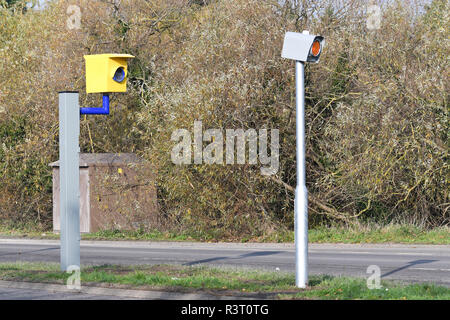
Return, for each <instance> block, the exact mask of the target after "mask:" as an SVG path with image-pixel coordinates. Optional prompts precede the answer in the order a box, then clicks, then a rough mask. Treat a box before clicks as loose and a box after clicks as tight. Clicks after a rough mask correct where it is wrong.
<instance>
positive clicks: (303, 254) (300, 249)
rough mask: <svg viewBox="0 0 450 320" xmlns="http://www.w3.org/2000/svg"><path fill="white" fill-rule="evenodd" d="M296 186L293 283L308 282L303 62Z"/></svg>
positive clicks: (301, 66) (300, 66)
mask: <svg viewBox="0 0 450 320" xmlns="http://www.w3.org/2000/svg"><path fill="white" fill-rule="evenodd" d="M295 91H296V143H297V186H296V188H295V200H294V224H295V231H294V232H295V285H296V286H297V287H298V288H306V285H307V284H308V191H307V190H306V169H305V150H306V148H305V63H304V62H301V61H296V62H295Z"/></svg>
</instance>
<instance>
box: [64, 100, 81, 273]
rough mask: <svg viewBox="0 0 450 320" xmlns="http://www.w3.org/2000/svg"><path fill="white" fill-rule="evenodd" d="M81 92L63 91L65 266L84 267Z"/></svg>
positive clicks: (67, 268) (66, 269)
mask: <svg viewBox="0 0 450 320" xmlns="http://www.w3.org/2000/svg"><path fill="white" fill-rule="evenodd" d="M78 101H79V100H78V92H74V91H64V92H59V179H60V180H59V181H60V184H59V185H60V206H59V212H60V222H61V231H60V239H61V257H60V258H61V270H62V271H69V267H71V268H73V267H74V266H77V267H78V269H79V267H80V171H79V152H80V148H79V142H78V138H79V135H80V107H79V102H78Z"/></svg>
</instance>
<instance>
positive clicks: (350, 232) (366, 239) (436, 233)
mask: <svg viewBox="0 0 450 320" xmlns="http://www.w3.org/2000/svg"><path fill="white" fill-rule="evenodd" d="M2 236H3V237H14V238H34V239H59V235H58V234H54V233H52V232H42V231H40V232H39V231H36V230H33V229H32V228H25V229H24V228H21V229H13V228H10V227H5V226H1V225H0V237H2ZM82 239H83V240H136V241H204V242H215V241H218V240H219V241H232V242H279V243H282V242H293V241H294V233H293V232H291V231H283V232H274V233H271V234H269V235H264V236H260V237H246V236H242V237H241V238H237V239H220V238H219V239H217V238H215V237H214V235H213V234H208V233H201V232H184V233H174V232H161V231H158V230H154V231H150V232H144V231H119V230H106V231H99V232H95V233H89V234H83V235H82ZM309 241H310V242H312V243H409V244H450V227H440V228H435V229H431V230H427V229H424V228H419V227H416V226H413V225H388V226H376V225H373V226H362V227H317V228H314V229H311V230H309Z"/></svg>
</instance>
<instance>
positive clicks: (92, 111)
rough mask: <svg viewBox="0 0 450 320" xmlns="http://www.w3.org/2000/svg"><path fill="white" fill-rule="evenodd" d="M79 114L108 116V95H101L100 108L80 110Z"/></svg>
mask: <svg viewBox="0 0 450 320" xmlns="http://www.w3.org/2000/svg"><path fill="white" fill-rule="evenodd" d="M80 114H109V93H104V94H103V107H102V108H80Z"/></svg>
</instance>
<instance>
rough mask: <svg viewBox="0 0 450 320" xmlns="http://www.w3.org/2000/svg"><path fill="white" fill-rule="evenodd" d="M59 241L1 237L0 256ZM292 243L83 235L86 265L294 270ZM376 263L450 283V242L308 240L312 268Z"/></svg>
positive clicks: (36, 250) (362, 270) (413, 277)
mask: <svg viewBox="0 0 450 320" xmlns="http://www.w3.org/2000/svg"><path fill="white" fill-rule="evenodd" d="M59 250H60V247H59V241H57V240H26V239H0V262H15V261H36V262H37V261H46V262H59ZM294 253H295V247H294V245H293V244H271V243H270V244H252V243H244V244H241V243H195V242H131V241H82V242H81V263H82V265H100V264H123V265H128V264H181V265H186V266H196V265H211V266H220V267H233V268H234V267H238V268H252V269H262V270H272V271H275V270H277V271H280V272H283V271H284V272H294V267H295V258H294ZM371 265H376V266H378V267H379V268H380V271H381V277H382V279H394V280H402V281H406V282H431V283H435V284H439V285H445V286H448V287H450V246H445V245H399V244H379V245H369V244H364V245H356V244H310V245H309V274H311V275H314V274H329V275H344V276H354V277H363V278H367V277H369V276H370V274H368V273H367V268H368V267H369V266H371Z"/></svg>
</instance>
